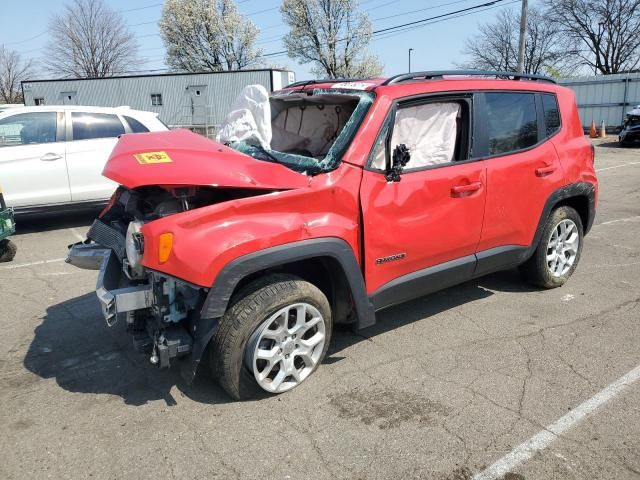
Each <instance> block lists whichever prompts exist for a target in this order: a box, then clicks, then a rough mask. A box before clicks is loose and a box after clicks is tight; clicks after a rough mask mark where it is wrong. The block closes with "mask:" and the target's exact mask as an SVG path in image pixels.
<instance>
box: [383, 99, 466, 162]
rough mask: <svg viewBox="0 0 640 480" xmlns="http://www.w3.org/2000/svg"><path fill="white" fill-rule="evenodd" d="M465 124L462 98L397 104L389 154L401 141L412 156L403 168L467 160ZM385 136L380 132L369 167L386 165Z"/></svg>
mask: <svg viewBox="0 0 640 480" xmlns="http://www.w3.org/2000/svg"><path fill="white" fill-rule="evenodd" d="M468 127H469V112H468V104H467V103H466V102H465V101H438V102H430V103H422V104H419V105H409V106H404V107H403V106H400V108H398V110H397V111H396V116H395V120H394V124H393V133H392V134H391V143H390V154H391V153H392V152H393V150H394V149H395V148H396V146H398V145H400V144H404V145H406V146H407V147H408V149H409V153H410V154H411V158H410V160H409V163H407V165H406V167H405V171H406V170H410V169H413V168H422V167H430V166H434V165H442V164H447V163H451V162H453V161H456V160H466V159H467V152H466V141H465V140H466V137H467V133H468V131H469V130H468ZM385 138H386V135H383V136H382V138H380V139H379V140H378V142H377V144H376V145H375V147H374V150H373V160H372V164H371V166H372V168H377V169H380V170H382V169H384V168H385Z"/></svg>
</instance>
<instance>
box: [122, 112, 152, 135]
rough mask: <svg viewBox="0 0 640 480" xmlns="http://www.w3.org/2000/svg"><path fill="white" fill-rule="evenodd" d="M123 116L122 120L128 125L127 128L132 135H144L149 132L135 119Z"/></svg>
mask: <svg viewBox="0 0 640 480" xmlns="http://www.w3.org/2000/svg"><path fill="white" fill-rule="evenodd" d="M123 116H124V119H125V120H126V121H127V123H128V124H129V128H130V129H131V131H132V132H133V133H144V132H148V131H149V129H148V128H147V127H145V126H144V125H143V124H142V123H140V122H139V121H138V120H136V119H135V118H131V117H127V116H126V115H123Z"/></svg>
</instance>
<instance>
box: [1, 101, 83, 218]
mask: <svg viewBox="0 0 640 480" xmlns="http://www.w3.org/2000/svg"><path fill="white" fill-rule="evenodd" d="M63 140H64V114H63V113H62V112H55V111H42V112H28V113H16V114H14V115H11V116H7V117H5V118H3V119H0V183H1V184H2V188H3V189H4V198H5V200H6V201H7V204H8V205H9V206H12V207H28V206H34V205H48V204H55V203H66V202H69V201H70V200H71V195H70V191H69V179H68V176H67V165H66V163H65V147H64V142H63Z"/></svg>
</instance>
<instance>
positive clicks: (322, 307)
mask: <svg viewBox="0 0 640 480" xmlns="http://www.w3.org/2000/svg"><path fill="white" fill-rule="evenodd" d="M331 330H332V320H331V309H330V307H329V302H328V301H327V298H326V297H325V295H324V294H323V293H322V292H321V291H320V290H319V289H318V288H317V287H316V286H315V285H313V284H311V283H309V282H306V281H304V280H302V279H300V278H299V277H295V276H292V275H270V276H268V277H265V278H263V279H261V280H258V281H257V282H254V283H253V284H251V285H249V286H248V287H247V288H246V289H244V291H241V292H240V294H239V295H238V296H237V297H236V299H234V300H233V305H232V306H231V307H230V308H229V309H228V310H227V312H226V313H225V315H224V317H223V318H222V320H221V322H220V327H219V329H218V332H217V333H216V335H215V337H214V339H213V341H212V344H211V349H210V355H211V358H210V361H211V365H212V372H213V374H214V376H215V377H216V379H217V380H218V383H220V385H221V386H222V387H223V388H224V389H225V390H226V392H227V393H228V394H229V395H230V396H232V397H233V398H235V399H236V400H242V399H247V398H251V397H254V396H256V395H258V394H260V393H261V392H268V393H283V392H286V391H288V390H291V389H293V388H295V387H297V386H298V385H300V384H301V383H302V382H303V381H305V380H306V379H307V378H308V377H309V376H310V375H311V374H312V373H313V372H314V371H315V370H316V368H317V367H318V366H319V365H320V362H321V361H322V359H323V358H324V356H325V354H326V352H327V349H328V347H329V341H330V339H331Z"/></svg>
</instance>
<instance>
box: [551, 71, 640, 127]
mask: <svg viewBox="0 0 640 480" xmlns="http://www.w3.org/2000/svg"><path fill="white" fill-rule="evenodd" d="M559 83H560V84H561V85H564V86H565V87H569V88H570V89H572V90H573V91H574V92H575V94H576V100H577V102H578V111H579V112H580V120H581V121H582V126H583V127H584V128H585V130H588V128H589V125H591V121H592V120H593V121H595V122H596V124H597V125H598V128H599V127H600V123H601V122H602V121H604V123H605V125H606V126H607V130H610V131H617V130H619V129H620V127H621V126H622V121H623V119H624V116H625V114H626V113H627V112H628V111H629V110H632V109H633V107H635V106H636V105H640V73H620V74H615V75H596V76H591V77H580V78H565V79H562V80H560V81H559Z"/></svg>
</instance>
